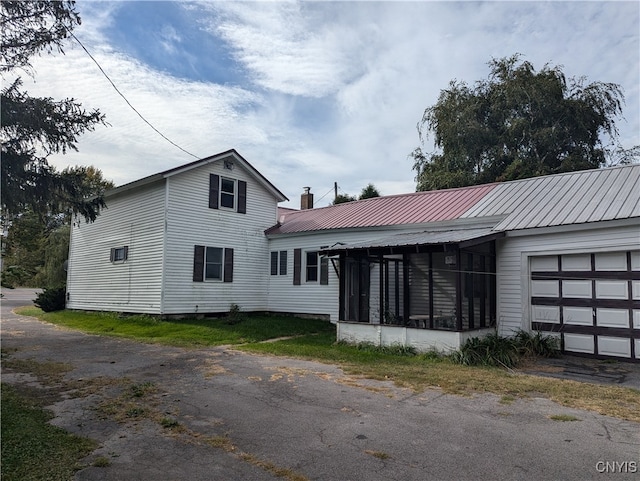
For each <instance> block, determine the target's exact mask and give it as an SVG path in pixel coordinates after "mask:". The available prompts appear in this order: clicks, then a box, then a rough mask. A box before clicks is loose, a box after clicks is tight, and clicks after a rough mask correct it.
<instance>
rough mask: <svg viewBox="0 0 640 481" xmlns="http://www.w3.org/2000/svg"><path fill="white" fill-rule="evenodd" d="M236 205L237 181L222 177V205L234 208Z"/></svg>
mask: <svg viewBox="0 0 640 481" xmlns="http://www.w3.org/2000/svg"><path fill="white" fill-rule="evenodd" d="M235 205H236V181H235V180H233V179H225V178H224V177H222V178H220V206H221V207H225V208H227V209H234V208H235Z"/></svg>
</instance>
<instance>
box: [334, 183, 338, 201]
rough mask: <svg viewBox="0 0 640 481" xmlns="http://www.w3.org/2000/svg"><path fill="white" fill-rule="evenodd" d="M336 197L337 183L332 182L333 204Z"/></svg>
mask: <svg viewBox="0 0 640 481" xmlns="http://www.w3.org/2000/svg"><path fill="white" fill-rule="evenodd" d="M337 199H338V183H337V182H334V183H333V203H334V204H335V202H336V200H337Z"/></svg>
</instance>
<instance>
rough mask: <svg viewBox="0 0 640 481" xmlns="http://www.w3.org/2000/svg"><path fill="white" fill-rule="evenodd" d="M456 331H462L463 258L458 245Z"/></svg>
mask: <svg viewBox="0 0 640 481" xmlns="http://www.w3.org/2000/svg"><path fill="white" fill-rule="evenodd" d="M455 249H456V331H462V256H461V255H460V247H459V246H457V245H456V247H455Z"/></svg>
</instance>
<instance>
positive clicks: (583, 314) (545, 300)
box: [529, 251, 640, 361]
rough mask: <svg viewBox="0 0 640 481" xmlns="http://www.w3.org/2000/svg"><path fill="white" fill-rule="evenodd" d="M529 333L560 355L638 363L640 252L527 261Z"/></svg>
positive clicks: (539, 258)
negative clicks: (555, 343)
mask: <svg viewBox="0 0 640 481" xmlns="http://www.w3.org/2000/svg"><path fill="white" fill-rule="evenodd" d="M530 272H531V279H530V290H529V292H530V296H531V304H530V306H531V328H532V329H533V330H536V331H544V332H547V333H557V334H558V335H559V336H560V338H561V342H562V350H563V351H564V352H567V353H575V354H581V355H588V356H594V357H613V358H626V359H629V360H635V361H637V360H640V251H620V252H606V253H593V254H571V255H550V256H538V257H531V258H530Z"/></svg>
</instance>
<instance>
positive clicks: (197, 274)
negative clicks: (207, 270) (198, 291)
mask: <svg viewBox="0 0 640 481" xmlns="http://www.w3.org/2000/svg"><path fill="white" fill-rule="evenodd" d="M193 247H194V249H193V282H202V281H203V280H204V246H193Z"/></svg>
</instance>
